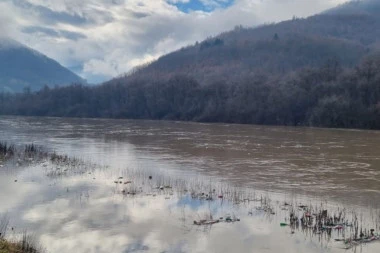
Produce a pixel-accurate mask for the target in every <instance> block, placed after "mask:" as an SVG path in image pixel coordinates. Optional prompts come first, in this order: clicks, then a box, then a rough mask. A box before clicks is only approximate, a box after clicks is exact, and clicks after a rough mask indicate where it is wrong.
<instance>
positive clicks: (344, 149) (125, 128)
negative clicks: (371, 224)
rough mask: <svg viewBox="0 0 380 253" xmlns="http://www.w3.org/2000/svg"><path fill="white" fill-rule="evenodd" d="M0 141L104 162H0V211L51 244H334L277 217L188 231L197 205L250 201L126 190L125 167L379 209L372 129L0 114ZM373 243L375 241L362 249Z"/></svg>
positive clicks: (84, 247)
mask: <svg viewBox="0 0 380 253" xmlns="http://www.w3.org/2000/svg"><path fill="white" fill-rule="evenodd" d="M0 140H2V141H7V142H8V143H15V144H17V145H22V144H28V143H34V144H37V145H40V146H43V147H44V148H46V149H48V150H49V151H55V152H57V153H60V154H68V155H69V156H71V157H78V158H80V159H83V160H85V161H88V162H91V163H94V164H98V165H101V166H105V167H106V168H108V169H102V170H100V171H94V172H93V174H92V175H91V178H85V177H84V176H83V175H82V176H73V177H67V178H64V179H54V180H52V179H51V178H46V176H45V175H44V173H43V168H42V167H38V168H33V169H31V168H23V169H21V168H20V169H15V170H14V171H11V170H7V171H6V172H4V171H1V173H2V174H1V176H2V177H1V179H0V181H1V188H3V189H0V190H1V192H0V201H1V203H2V205H1V207H0V214H2V213H6V214H7V215H8V216H10V218H11V220H13V221H14V226H18V227H19V229H22V228H23V227H25V229H30V230H32V231H33V232H34V233H35V234H36V237H37V238H38V239H39V241H40V242H41V243H42V244H43V245H44V246H45V247H46V248H47V249H48V251H51V252H138V251H142V252H232V251H234V252H279V251H282V252H335V251H336V250H337V249H336V248H337V247H335V245H334V244H332V243H329V242H326V244H324V243H323V242H321V240H315V239H311V238H309V237H308V236H307V235H299V236H294V237H289V233H287V232H284V231H283V230H280V229H278V228H277V227H278V224H279V222H280V221H281V217H277V218H275V217H272V218H268V217H267V216H260V215H256V216H251V217H247V218H246V219H247V220H249V222H241V223H239V225H230V224H229V225H225V224H222V225H221V226H219V227H218V228H213V229H212V230H211V231H203V230H202V231H197V230H194V229H193V227H192V226H191V225H189V224H188V222H185V221H186V217H187V218H188V219H190V220H191V217H193V216H194V215H197V214H199V212H202V210H203V209H204V210H206V211H207V210H213V211H215V212H216V213H218V214H219V213H222V212H226V211H228V212H236V213H237V214H239V215H241V216H243V215H244V214H245V210H242V208H238V209H237V210H235V207H232V206H229V205H228V204H226V205H225V206H224V207H223V208H222V210H217V208H218V207H220V206H219V204H216V203H214V204H210V203H203V202H199V203H198V202H196V203H192V204H189V203H190V202H191V201H188V200H187V199H186V198H184V199H179V200H178V199H175V198H171V199H167V198H162V199H157V198H152V197H146V198H135V199H127V200H125V198H123V197H121V196H119V195H118V194H115V193H116V192H117V189H116V190H115V186H114V185H113V184H112V182H109V181H110V178H111V177H117V175H120V174H122V173H123V169H125V168H133V169H135V170H139V169H141V170H144V169H147V170H150V171H158V172H162V173H166V174H169V175H172V176H175V177H184V178H186V177H198V178H204V179H206V180H210V181H215V182H224V183H227V184H230V185H232V186H238V187H242V188H247V189H252V190H254V191H257V192H260V193H261V194H267V195H271V196H277V197H276V198H277V199H279V198H285V199H290V198H294V196H297V198H300V199H308V200H310V201H314V202H315V203H318V202H326V203H327V202H328V203H331V204H333V205H339V206H344V207H348V208H353V209H355V208H356V209H359V210H363V213H374V212H376V211H378V210H379V205H380V201H379V200H380V183H379V182H380V132H378V131H364V130H341V129H314V128H292V127H272V126H251V125H232V124H201V123H187V122H167V121H139V120H111V119H68V118H37V117H29V118H28V117H1V118H0ZM15 178H17V180H18V183H17V184H15V183H14V179H15ZM279 196H280V197H279ZM179 202H180V203H181V204H179ZM194 206H195V207H194ZM204 210H203V211H204ZM206 211H205V212H206ZM168 212H169V214H168ZM194 212H196V213H197V214H194ZM221 215H222V214H221ZM268 219H269V220H268ZM179 220H180V221H181V222H178V221H179ZM190 223H191V222H190ZM252 224H253V225H252ZM15 233H16V232H15ZM205 234H206V236H205ZM284 247H285V249H284ZM379 249H380V248H379V245H377V244H373V245H371V246H368V247H367V246H365V247H364V249H363V248H361V251H362V252H379ZM341 251H344V250H341V249H339V250H338V251H337V252H341Z"/></svg>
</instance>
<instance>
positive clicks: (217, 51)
mask: <svg viewBox="0 0 380 253" xmlns="http://www.w3.org/2000/svg"><path fill="white" fill-rule="evenodd" d="M379 6H380V2H379V1H363V2H352V3H347V4H345V5H341V6H338V7H336V8H334V9H331V10H328V11H326V12H323V13H321V14H319V15H315V16H312V17H309V18H305V19H300V18H297V17H294V18H293V19H292V20H288V21H284V22H280V23H277V24H266V25H262V26H260V27H256V28H244V27H241V26H236V28H235V29H234V30H232V31H229V32H225V33H223V34H220V35H218V36H216V37H210V38H208V39H206V40H204V41H202V42H197V43H195V44H194V45H191V46H188V47H185V48H182V49H180V50H177V51H175V52H172V53H170V54H167V55H164V56H162V57H160V58H159V59H158V60H157V61H154V62H152V63H150V64H146V65H144V66H140V67H139V68H136V69H134V70H133V71H131V72H130V73H128V74H127V75H124V76H121V77H117V78H114V79H112V80H110V81H108V82H106V83H104V84H102V85H100V86H97V87H86V86H82V85H72V86H68V87H62V88H56V89H48V88H45V89H43V90H41V91H39V92H36V93H32V94H19V95H13V96H9V95H4V94H3V95H2V96H1V97H0V114H14V115H38V116H69V117H108V118H134V119H158V120H161V119H165V120H191V121H202V122H229V123H246V124H269V125H292V126H300V125H302V126H323V127H344V128H369V129H380V53H379V52H380V44H379V39H378V38H380V19H379V17H378V15H377V12H376V11H374V10H376V9H377V8H379Z"/></svg>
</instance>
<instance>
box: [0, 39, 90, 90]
mask: <svg viewBox="0 0 380 253" xmlns="http://www.w3.org/2000/svg"><path fill="white" fill-rule="evenodd" d="M75 82H84V80H83V79H82V78H80V77H79V76H77V75H76V74H74V73H73V72H71V71H70V70H68V69H66V68H64V67H63V66H61V65H60V64H59V63H58V62H56V61H54V60H52V59H50V58H48V57H46V56H45V55H43V54H41V53H39V52H37V51H35V50H32V49H30V48H28V47H26V46H24V45H22V44H20V43H18V42H16V41H13V40H10V39H4V38H2V39H1V38H0V92H21V91H23V89H24V88H26V87H27V88H30V89H31V90H32V91H37V90H40V89H41V88H42V87H44V86H45V85H48V86H50V87H54V86H55V85H69V84H71V83H75Z"/></svg>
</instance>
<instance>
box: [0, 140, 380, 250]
mask: <svg viewBox="0 0 380 253" xmlns="http://www.w3.org/2000/svg"><path fill="white" fill-rule="evenodd" d="M0 147H1V153H2V154H3V157H6V159H7V160H6V161H5V163H6V164H7V163H11V164H15V163H12V161H16V164H17V165H18V166H29V165H31V164H33V166H39V167H42V168H44V170H43V171H44V172H45V173H46V176H47V177H48V178H51V179H54V180H57V179H58V180H59V179H60V178H64V177H67V176H70V175H75V174H78V173H79V174H81V175H83V176H84V177H90V178H91V180H92V179H94V180H95V179H96V178H95V177H96V175H97V174H96V173H97V172H99V173H100V174H102V173H103V172H104V171H106V170H108V169H109V168H108V167H102V166H97V165H94V164H91V163H87V162H84V161H81V160H80V159H76V158H71V157H68V156H62V155H58V154H56V153H49V152H46V151H43V149H42V148H41V147H38V146H35V145H33V144H32V145H25V146H24V147H23V148H17V147H15V146H8V145H7V144H5V143H1V144H0ZM9 147H12V148H11V149H10V148H9ZM8 150H11V152H8ZM15 182H16V181H15ZM108 184H109V185H114V186H113V187H114V192H115V193H116V194H119V195H121V196H123V197H125V198H152V199H153V200H154V198H161V199H165V200H170V199H175V200H181V199H182V200H183V199H187V201H189V202H193V203H209V204H212V203H215V204H216V205H215V206H217V207H220V208H218V209H222V210H223V209H224V208H223V206H229V207H232V208H231V209H230V208H228V210H229V211H231V210H239V214H240V216H239V217H238V216H236V215H235V214H234V213H227V214H225V215H223V216H215V215H217V213H218V212H215V210H213V211H211V209H210V212H209V213H199V214H198V215H197V216H196V217H194V219H193V220H191V221H184V222H188V224H187V225H188V226H191V225H193V226H201V227H203V226H205V227H209V226H219V225H220V224H221V223H235V222H246V220H247V217H249V216H254V215H260V216H267V217H268V218H270V217H279V219H280V220H281V221H282V222H281V223H280V224H278V226H281V227H284V228H286V227H288V228H289V232H290V233H291V234H294V233H297V232H301V233H304V234H305V235H313V236H315V237H317V238H320V240H321V241H336V242H337V243H341V245H342V248H345V249H348V248H352V247H356V246H358V245H361V244H363V243H370V242H374V241H379V240H380V236H379V234H378V232H377V231H379V230H380V225H379V224H380V223H379V221H380V212H379V210H372V211H371V213H370V214H369V215H368V214H366V215H367V216H366V217H364V218H363V213H361V212H360V211H358V210H348V209H346V208H345V207H342V206H337V205H329V204H327V200H324V201H321V202H320V203H318V202H316V201H312V200H310V201H309V200H307V198H305V197H301V198H298V197H297V196H292V197H290V198H289V197H288V198H286V199H281V198H278V197H276V198H273V196H271V195H270V194H269V193H266V192H260V191H256V190H254V189H250V188H245V187H238V186H234V185H231V184H229V183H224V182H217V181H213V180H212V179H207V178H203V177H196V176H193V177H186V178H183V177H175V176H170V175H168V174H167V173H165V172H163V171H157V170H148V169H141V168H139V169H134V168H126V169H122V170H120V171H119V174H118V175H115V176H114V177H110V178H109V179H108ZM67 191H69V189H68V188H67ZM305 202H309V204H305ZM235 208H236V209H235ZM242 210H246V216H243V215H241V214H242ZM243 213H244V212H243ZM359 217H360V218H359ZM7 226H8V223H7V221H5V222H2V223H1V224H0V232H1V231H2V232H1V233H0V237H1V240H0V252H1V253H3V252H4V253H8V252H37V251H36V250H35V249H36V247H35V246H33V245H35V244H32V243H29V242H30V239H28V238H29V237H27V236H26V235H24V236H23V240H22V241H21V242H16V243H13V242H9V241H6V240H5V234H6V230H7ZM2 249H3V250H4V251H1V250H2ZM18 249H20V250H24V249H27V250H29V251H25V250H24V251H17V250H18ZM12 250H13V251H12Z"/></svg>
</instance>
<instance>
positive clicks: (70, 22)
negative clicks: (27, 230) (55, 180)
mask: <svg viewBox="0 0 380 253" xmlns="http://www.w3.org/2000/svg"><path fill="white" fill-rule="evenodd" d="M345 1H346V0H81V1H78V0H0V10H2V11H1V12H0V37H1V36H3V37H11V38H13V39H15V40H17V41H19V42H21V43H23V44H25V45H27V46H29V47H31V48H33V49H36V50H37V51H40V52H41V53H43V54H45V55H47V56H48V57H50V58H53V59H55V60H57V61H58V62H60V63H61V64H62V65H64V66H65V67H68V68H71V69H72V70H73V71H75V72H76V73H77V74H79V75H80V76H82V77H84V78H86V79H87V80H89V82H91V83H98V82H102V81H105V80H108V79H111V78H112V77H115V76H118V75H122V74H124V73H126V72H128V71H131V70H132V69H133V68H134V67H137V66H139V65H141V64H145V63H148V62H151V61H154V60H155V59H157V58H158V57H160V56H162V55H164V54H167V53H169V52H171V51H173V50H177V49H179V48H181V47H183V46H187V45H191V44H194V42H196V41H202V40H204V39H205V38H207V37H209V36H215V35H217V34H219V33H222V32H225V31H228V30H232V29H233V28H234V27H235V26H236V25H242V26H244V27H254V26H256V25H260V24H263V23H269V22H278V21H282V20H286V19H291V18H292V17H293V16H297V17H307V16H310V15H313V14H316V13H319V12H321V11H323V10H326V9H328V8H331V7H334V6H336V5H337V4H341V3H343V2H345Z"/></svg>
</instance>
